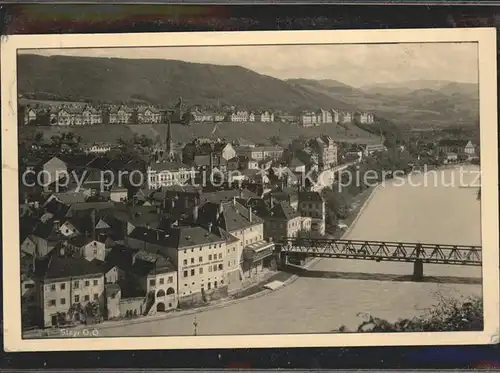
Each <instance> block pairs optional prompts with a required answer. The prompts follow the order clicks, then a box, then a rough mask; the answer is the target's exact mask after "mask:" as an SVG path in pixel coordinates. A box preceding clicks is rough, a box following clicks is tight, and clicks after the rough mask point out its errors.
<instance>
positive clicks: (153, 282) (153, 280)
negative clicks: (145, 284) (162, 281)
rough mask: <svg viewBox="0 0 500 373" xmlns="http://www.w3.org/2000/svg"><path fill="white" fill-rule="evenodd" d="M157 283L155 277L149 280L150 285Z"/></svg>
mask: <svg viewBox="0 0 500 373" xmlns="http://www.w3.org/2000/svg"><path fill="white" fill-rule="evenodd" d="M155 285H156V280H155V279H154V278H152V279H151V280H149V286H155Z"/></svg>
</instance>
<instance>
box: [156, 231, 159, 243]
mask: <svg viewBox="0 0 500 373" xmlns="http://www.w3.org/2000/svg"><path fill="white" fill-rule="evenodd" d="M156 241H157V242H159V241H160V231H159V230H156Z"/></svg>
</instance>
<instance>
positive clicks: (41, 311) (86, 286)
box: [34, 247, 105, 327]
mask: <svg viewBox="0 0 500 373" xmlns="http://www.w3.org/2000/svg"><path fill="white" fill-rule="evenodd" d="M34 273H35V276H34V278H35V288H36V293H37V302H36V303H37V309H38V315H39V318H38V319H39V325H40V326H41V327H50V326H58V325H61V324H62V325H63V324H64V323H65V322H67V321H73V322H74V321H76V322H78V321H85V319H86V317H91V315H89V313H87V312H85V310H86V309H87V305H89V304H95V308H94V307H92V308H93V310H95V312H97V315H92V317H96V316H98V315H102V314H103V311H104V305H105V300H104V282H105V281H104V273H103V270H102V268H101V267H100V266H98V265H96V264H95V263H93V262H89V261H88V260H85V259H83V258H78V257H74V256H72V255H68V253H67V252H66V251H65V250H64V248H63V247H61V248H60V250H54V251H53V252H52V253H51V254H50V255H47V256H46V257H44V258H43V259H40V260H36V261H35V268H34Z"/></svg>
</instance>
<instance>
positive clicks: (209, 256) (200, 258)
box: [183, 250, 229, 265]
mask: <svg viewBox="0 0 500 373" xmlns="http://www.w3.org/2000/svg"><path fill="white" fill-rule="evenodd" d="M228 252H229V250H228ZM216 259H217V254H214V255H213V260H216ZM219 259H222V253H219ZM208 260H212V254H209V255H208ZM198 262H200V263H203V257H202V256H200V257H199V258H198ZM183 263H184V265H187V264H188V261H187V259H184V262H183ZM191 264H194V258H191Z"/></svg>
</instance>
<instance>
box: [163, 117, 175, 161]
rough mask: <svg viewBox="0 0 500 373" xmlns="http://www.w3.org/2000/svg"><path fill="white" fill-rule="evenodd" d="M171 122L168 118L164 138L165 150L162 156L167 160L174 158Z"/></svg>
mask: <svg viewBox="0 0 500 373" xmlns="http://www.w3.org/2000/svg"><path fill="white" fill-rule="evenodd" d="M171 127H172V122H171V120H170V119H168V120H167V135H166V138H165V152H164V157H165V159H167V160H171V159H173V158H174V149H173V141H172V128H171Z"/></svg>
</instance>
